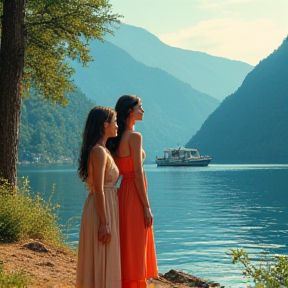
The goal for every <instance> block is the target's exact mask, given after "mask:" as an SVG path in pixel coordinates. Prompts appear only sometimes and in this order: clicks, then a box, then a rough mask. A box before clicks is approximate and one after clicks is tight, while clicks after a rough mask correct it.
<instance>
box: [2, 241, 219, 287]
mask: <svg viewBox="0 0 288 288" xmlns="http://www.w3.org/2000/svg"><path fill="white" fill-rule="evenodd" d="M0 261H2V262H3V267H4V271H19V270H23V271H25V273H27V274H28V275H30V276H31V277H30V278H31V280H32V281H33V284H31V285H28V287H29V288H36V287H37V288H38V287H41V288H63V287H65V288H70V287H71V288H72V287H74V285H75V278H76V255H75V253H73V252H72V251H60V250H57V249H55V248H53V247H51V246H49V245H46V244H45V245H43V244H41V243H40V242H35V241H31V242H21V243H14V244H0ZM171 271H172V270H171ZM171 271H170V272H171ZM173 271H175V270H173ZM170 272H169V273H167V275H168V274H169V275H168V276H167V275H166V274H165V275H166V276H164V277H163V275H160V276H159V279H158V280H154V282H153V283H152V284H150V285H149V286H148V287H149V288H153V287H155V288H180V287H181V288H184V287H192V286H191V284H187V283H173V282H185V281H187V282H189V281H190V280H189V278H191V279H196V283H197V285H194V286H198V287H204V288H207V287H209V286H210V287H215V286H218V285H219V284H218V285H215V284H211V283H210V285H209V284H208V283H206V282H202V281H198V282H197V279H198V278H196V277H194V276H192V275H189V274H185V273H182V272H177V271H175V272H172V273H170ZM169 277H170V278H169ZM185 277H186V278H185ZM187 277H188V278H187ZM198 280H199V279H198ZM189 285H190V286H189Z"/></svg>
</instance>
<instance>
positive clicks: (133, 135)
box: [130, 131, 142, 141]
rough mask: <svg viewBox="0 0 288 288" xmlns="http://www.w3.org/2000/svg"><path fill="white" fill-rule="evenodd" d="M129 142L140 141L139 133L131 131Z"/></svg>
mask: <svg viewBox="0 0 288 288" xmlns="http://www.w3.org/2000/svg"><path fill="white" fill-rule="evenodd" d="M130 140H131V141H142V135H141V133H139V132H135V131H132V132H131V133H130Z"/></svg>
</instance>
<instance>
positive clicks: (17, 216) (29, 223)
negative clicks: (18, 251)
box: [0, 178, 65, 247]
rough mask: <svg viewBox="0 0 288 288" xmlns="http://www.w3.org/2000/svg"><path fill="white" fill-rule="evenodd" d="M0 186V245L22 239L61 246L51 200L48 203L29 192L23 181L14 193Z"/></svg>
mask: <svg viewBox="0 0 288 288" xmlns="http://www.w3.org/2000/svg"><path fill="white" fill-rule="evenodd" d="M1 183H2V184H1V185H0V187H1V188H0V207H1V210H0V242H3V243H6V242H9V243H12V242H16V241H18V240H22V239H31V238H32V239H40V240H44V241H46V242H47V243H51V244H53V245H55V246H59V247H60V246H63V247H65V246H64V244H63V240H64V238H63V235H62V232H61V230H60V228H59V226H58V224H57V220H58V217H57V215H56V213H55V212H56V211H55V210H56V209H57V208H58V207H59V206H58V205H53V204H52V202H51V198H52V196H53V194H54V187H53V189H52V193H51V196H50V198H49V200H48V201H45V200H44V199H43V198H41V197H40V196H39V195H38V194H34V193H32V192H31V188H30V186H29V181H28V179H25V178H23V179H22V183H21V186H20V187H19V188H18V191H17V192H16V193H14V191H13V190H12V188H11V189H10V188H9V185H8V184H7V181H6V180H4V179H1Z"/></svg>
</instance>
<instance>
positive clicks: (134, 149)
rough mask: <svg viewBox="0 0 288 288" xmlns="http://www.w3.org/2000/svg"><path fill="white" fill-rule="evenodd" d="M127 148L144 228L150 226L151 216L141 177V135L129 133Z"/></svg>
mask: <svg viewBox="0 0 288 288" xmlns="http://www.w3.org/2000/svg"><path fill="white" fill-rule="evenodd" d="M129 146H130V151H131V156H132V159H133V167H134V173H135V185H136V189H137V192H138V194H139V197H140V199H141V202H142V205H143V209H144V222H145V226H146V227H149V226H151V225H152V222H153V216H152V213H151V209H150V204H149V200H148V195H147V193H146V189H145V184H144V175H143V167H142V165H143V160H142V135H141V134H140V133H137V132H133V133H131V136H130V139H129Z"/></svg>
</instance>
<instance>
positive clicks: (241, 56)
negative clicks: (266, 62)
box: [157, 0, 288, 65]
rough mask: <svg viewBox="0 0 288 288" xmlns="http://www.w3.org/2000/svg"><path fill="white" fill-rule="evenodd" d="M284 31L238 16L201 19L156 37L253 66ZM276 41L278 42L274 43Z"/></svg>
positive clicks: (273, 24) (263, 20)
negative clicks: (187, 26)
mask: <svg viewBox="0 0 288 288" xmlns="http://www.w3.org/2000/svg"><path fill="white" fill-rule="evenodd" d="M227 1H240V0H227ZM287 34H288V30H286V31H285V30H284V29H281V28H279V27H278V24H277V23H276V22H275V21H273V20H270V19H266V18H261V19H257V20H251V21H247V20H244V19H241V18H239V19H234V18H226V19H212V20H208V21H202V22H199V23H198V24H197V25H195V26H193V27H190V28H188V29H180V30H179V31H178V32H177V33H166V34H161V35H157V36H158V37H159V38H160V39H161V41H163V42H164V43H166V44H168V45H170V46H175V47H179V48H183V49H189V50H194V51H202V52H206V53H208V54H212V55H216V56H221V57H225V58H229V59H235V60H241V61H244V62H247V63H250V64H252V65H255V64H257V63H258V62H259V61H260V60H261V59H263V58H265V57H267V56H268V55H269V54H270V53H271V52H273V50H274V49H277V48H278V46H279V45H280V44H281V43H282V41H283V39H284V38H285V37H286V36H287ZM275 43H278V44H276V46H275ZM277 45H278V46H277Z"/></svg>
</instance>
